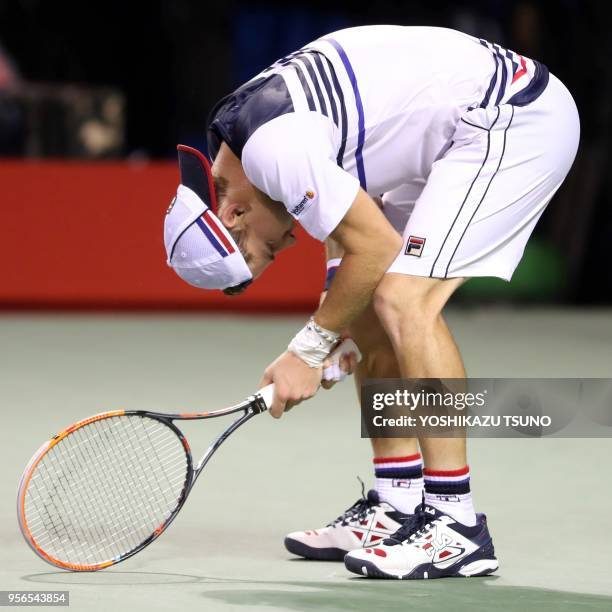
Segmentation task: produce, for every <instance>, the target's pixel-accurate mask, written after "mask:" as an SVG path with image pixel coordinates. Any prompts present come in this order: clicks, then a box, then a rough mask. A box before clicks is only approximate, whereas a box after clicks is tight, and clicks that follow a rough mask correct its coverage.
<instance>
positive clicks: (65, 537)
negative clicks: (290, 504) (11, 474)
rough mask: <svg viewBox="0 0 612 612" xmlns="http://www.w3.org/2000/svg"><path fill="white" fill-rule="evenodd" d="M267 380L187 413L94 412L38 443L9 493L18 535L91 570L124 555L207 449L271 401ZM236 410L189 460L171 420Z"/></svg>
mask: <svg viewBox="0 0 612 612" xmlns="http://www.w3.org/2000/svg"><path fill="white" fill-rule="evenodd" d="M273 394H274V385H268V386H267V387H265V388H263V389H260V390H259V391H258V392H257V393H255V394H254V395H252V396H250V397H249V398H247V399H246V400H245V401H243V402H241V403H240V404H237V405H235V406H230V407H229V408H223V409H221V410H215V411H212V412H195V413H190V414H162V413H158V412H146V411H142V410H115V411H113V412H103V413H102V414H97V415H95V416H92V417H90V418H88V419H84V420H83V421H79V422H78V423H75V424H74V425H71V426H70V427H68V428H67V429H65V430H64V431H62V432H60V433H58V434H57V435H56V436H54V437H53V438H52V439H51V440H49V441H48V442H45V443H44V444H43V445H42V446H41V447H40V448H39V449H38V451H37V452H36V454H35V455H34V456H33V457H32V459H31V460H30V462H29V463H28V465H27V467H26V469H25V471H24V473H23V476H22V478H21V482H20V483H19V490H18V493H17V514H18V518H19V526H20V528H21V532H22V533H23V536H24V537H25V539H26V542H27V543H28V544H29V545H30V547H31V548H32V550H33V551H34V552H35V553H36V554H37V555H38V556H39V557H41V558H42V559H44V560H45V561H47V562H49V563H51V564H52V565H55V566H57V567H60V568H62V569H67V570H72V571H76V572H79V571H95V570H100V569H104V568H106V567H109V566H111V565H115V564H117V563H119V562H121V561H124V560H125V559H128V558H129V557H131V556H132V555H135V554H136V553H137V552H140V551H141V550H142V549H143V548H145V547H146V546H148V545H149V544H151V542H153V541H154V540H156V539H157V538H158V537H159V536H160V535H161V534H162V533H163V532H164V531H165V530H166V529H167V528H168V526H169V525H170V523H171V522H172V521H173V520H174V519H175V518H176V515H177V514H178V513H179V511H180V509H181V508H182V506H183V504H184V503H185V500H186V499H187V496H188V495H189V493H190V491H191V489H192V488H193V485H194V484H195V481H196V480H197V478H198V476H199V475H200V474H201V473H202V470H203V469H204V467H205V466H206V464H207V463H208V461H209V460H210V458H211V457H212V456H213V454H214V453H215V451H216V450H217V449H218V448H219V446H221V444H222V443H223V442H224V441H225V440H226V439H227V437H228V436H229V435H230V434H231V433H233V432H234V431H236V430H237V429H238V428H239V427H240V426H241V425H243V424H244V423H246V422H247V421H248V420H249V419H251V418H252V417H254V416H255V415H257V414H260V413H261V412H264V411H266V410H267V409H268V408H269V407H270V405H271V404H272V397H273ZM234 413H242V414H241V416H240V417H238V418H237V419H236V420H234V421H233V422H232V423H231V424H230V425H229V426H228V427H227V428H226V429H225V430H224V431H223V432H222V433H221V434H220V435H219V436H218V437H217V438H216V439H215V440H214V442H213V443H212V444H211V445H210V446H209V447H208V449H207V450H206V452H205V453H204V456H203V457H202V459H200V462H199V463H198V464H197V465H196V466H195V467H194V465H193V461H192V457H191V450H190V448H189V444H188V443H187V439H186V438H185V436H184V435H183V433H182V432H181V431H180V429H179V428H178V427H177V426H176V425H175V424H174V421H187V420H195V419H213V418H216V417H221V416H226V415H229V414H234Z"/></svg>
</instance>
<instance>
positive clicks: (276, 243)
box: [240, 202, 295, 279]
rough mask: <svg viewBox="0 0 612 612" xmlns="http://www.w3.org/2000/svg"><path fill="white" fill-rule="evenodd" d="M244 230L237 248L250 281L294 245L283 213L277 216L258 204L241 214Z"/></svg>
mask: <svg viewBox="0 0 612 612" xmlns="http://www.w3.org/2000/svg"><path fill="white" fill-rule="evenodd" d="M275 206H282V205H281V204H275ZM283 212H284V213H286V211H284V210H283ZM244 229H245V230H246V231H245V232H244V234H243V236H244V237H243V239H242V240H241V244H240V247H241V249H243V251H244V254H245V256H246V257H245V258H246V260H247V264H248V266H249V268H250V269H251V272H252V274H253V278H254V279H255V278H257V277H259V276H261V275H262V274H263V272H264V270H265V269H266V268H267V267H268V266H269V265H270V264H271V263H272V262H273V261H274V258H275V257H276V255H277V254H278V253H279V252H280V251H282V250H283V249H285V248H287V247H289V246H291V245H292V244H293V243H294V242H295V236H294V235H293V233H292V231H293V219H292V218H291V216H290V215H289V214H288V213H286V216H285V215H283V216H282V217H281V215H278V214H275V213H274V212H273V211H272V210H270V209H269V207H267V206H265V205H263V204H261V203H260V202H257V204H256V205H254V206H252V208H251V210H249V211H247V212H245V213H244Z"/></svg>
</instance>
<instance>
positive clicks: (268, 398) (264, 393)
mask: <svg viewBox="0 0 612 612" xmlns="http://www.w3.org/2000/svg"><path fill="white" fill-rule="evenodd" d="M257 393H258V395H261V399H263V401H264V403H265V404H266V409H268V410H269V409H270V406H272V400H273V399H274V383H272V384H271V385H267V386H266V387H263V388H262V389H260V390H259V391H258V392H257Z"/></svg>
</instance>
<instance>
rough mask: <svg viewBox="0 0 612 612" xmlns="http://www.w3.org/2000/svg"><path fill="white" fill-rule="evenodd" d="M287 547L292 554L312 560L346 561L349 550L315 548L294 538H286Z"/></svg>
mask: <svg viewBox="0 0 612 612" xmlns="http://www.w3.org/2000/svg"><path fill="white" fill-rule="evenodd" d="M285 548H286V549H287V550H288V551H289V552H290V553H291V554H294V555H297V556H298V557H304V559H310V560H311V561H344V557H345V555H346V553H347V552H348V551H347V550H342V549H341V548H314V547H313V546H308V544H304V543H303V542H300V541H298V540H294V539H292V538H285Z"/></svg>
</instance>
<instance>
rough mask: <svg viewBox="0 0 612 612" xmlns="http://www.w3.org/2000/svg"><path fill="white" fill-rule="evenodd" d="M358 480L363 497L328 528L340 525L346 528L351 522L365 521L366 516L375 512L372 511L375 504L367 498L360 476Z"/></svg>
mask: <svg viewBox="0 0 612 612" xmlns="http://www.w3.org/2000/svg"><path fill="white" fill-rule="evenodd" d="M357 480H358V481H359V482H360V483H361V497H360V498H359V499H358V500H357V501H356V502H355V503H354V504H353V505H352V506H351V507H350V508H347V509H346V510H345V511H344V512H343V513H342V514H341V515H340V516H339V517H338V518H336V519H334V520H333V521H332V522H331V523H329V524H328V525H327V526H328V527H336V526H338V525H341V526H342V527H346V526H347V525H348V523H349V522H351V521H360V520H363V519H364V518H365V517H366V516H368V514H371V513H372V512H373V511H374V510H373V509H372V506H373V505H374V503H373V502H372V501H371V500H370V499H368V497H367V496H366V493H365V484H364V482H363V480H361V478H359V476H357Z"/></svg>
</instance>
